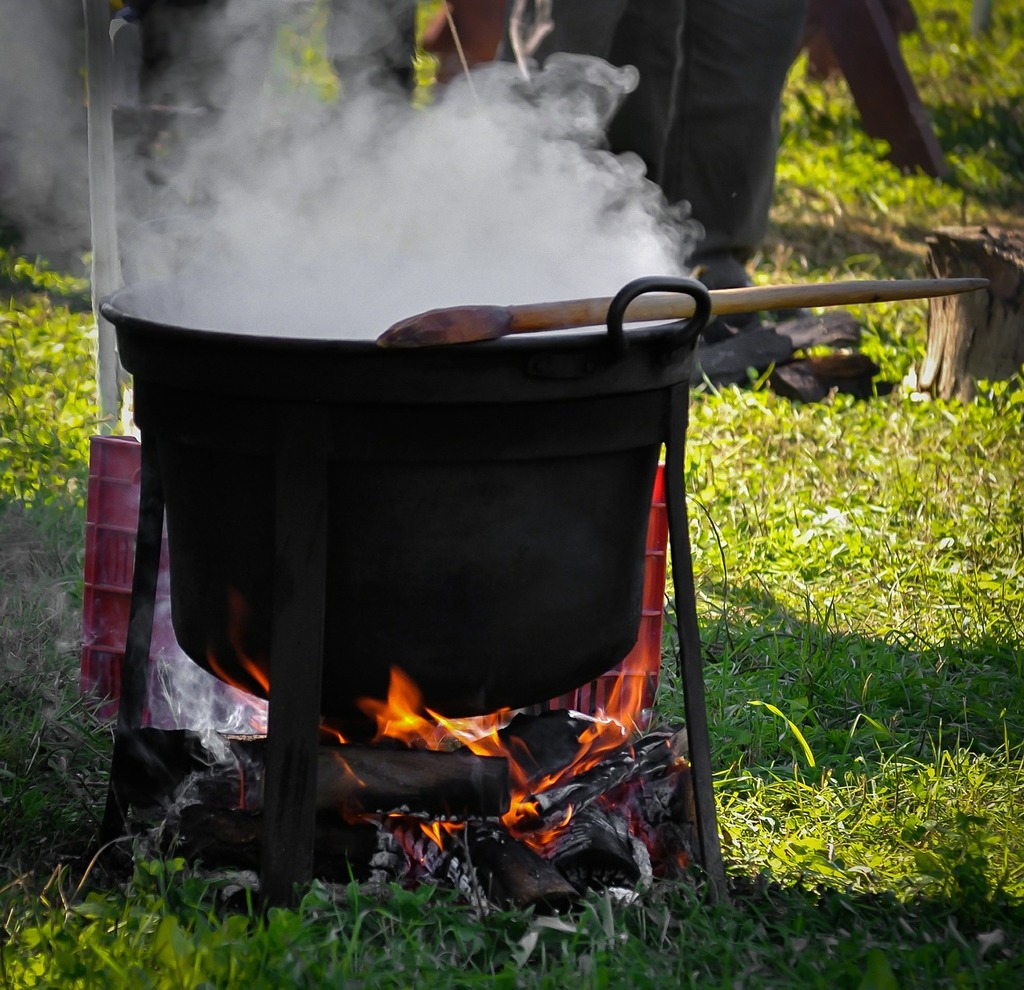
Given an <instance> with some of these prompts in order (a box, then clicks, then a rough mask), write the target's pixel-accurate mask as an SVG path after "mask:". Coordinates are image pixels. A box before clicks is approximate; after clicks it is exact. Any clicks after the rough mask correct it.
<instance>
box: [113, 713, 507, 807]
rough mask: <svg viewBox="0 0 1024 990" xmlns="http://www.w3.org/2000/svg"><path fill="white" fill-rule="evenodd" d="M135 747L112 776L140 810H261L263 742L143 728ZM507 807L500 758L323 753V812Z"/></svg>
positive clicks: (336, 749) (360, 749) (365, 749)
mask: <svg viewBox="0 0 1024 990" xmlns="http://www.w3.org/2000/svg"><path fill="white" fill-rule="evenodd" d="M130 743H131V745H127V746H123V747H122V753H121V756H120V760H119V763H118V764H117V765H115V768H114V773H116V774H118V775H119V777H118V779H119V780H121V779H122V778H123V780H124V781H125V782H126V784H127V787H126V793H128V794H129V796H130V800H131V803H132V804H133V806H135V807H137V808H139V809H150V808H163V809H166V808H168V807H170V806H171V805H173V804H176V803H182V802H189V801H197V802H200V803H203V804H207V805H211V806H214V807H221V808H247V809H249V810H255V809H258V808H260V807H261V805H262V786H263V757H264V753H265V739H264V738H263V737H257V736H230V737H224V736H217V737H214V738H212V739H202V738H200V737H199V736H198V735H197V734H196V733H194V732H190V731H186V730H173V731H163V730H158V729H140V730H137V731H136V732H135V733H133V734H132V736H131V740H130ZM508 804H509V769H508V761H507V760H505V759H504V758H502V757H488V756H476V755H475V754H473V753H471V752H469V751H468V750H464V749H462V750H454V751H452V752H432V751H428V750H408V749H388V748H385V747H379V746H368V745H366V746H364V745H347V746H331V747H321V749H320V752H319V754H318V758H317V795H316V805H317V809H318V810H320V811H325V810H331V809H333V810H337V811H343V812H345V813H348V814H349V815H359V814H364V813H365V814H377V813H380V814H384V813H389V812H395V811H408V810H414V811H415V812H416V813H418V814H420V815H423V816H426V817H434V818H437V817H448V816H457V817H465V816H469V815H475V816H481V817H491V816H499V815H501V814H503V813H504V812H505V811H506V810H507V809H508Z"/></svg>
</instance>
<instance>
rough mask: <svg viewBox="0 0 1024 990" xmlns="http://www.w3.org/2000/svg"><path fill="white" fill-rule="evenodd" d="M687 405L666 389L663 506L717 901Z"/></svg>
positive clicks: (683, 394) (697, 783) (694, 762)
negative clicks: (689, 505) (689, 506)
mask: <svg viewBox="0 0 1024 990" xmlns="http://www.w3.org/2000/svg"><path fill="white" fill-rule="evenodd" d="M689 404H690V389H689V384H688V383H687V384H683V385H676V386H674V387H673V388H672V389H670V391H669V398H668V417H669V423H668V439H667V441H666V444H665V448H666V454H665V502H666V505H667V508H668V530H669V543H670V545H671V548H672V579H673V583H674V586H675V605H676V624H677V627H678V629H679V666H680V673H681V675H682V680H683V705H684V709H685V712H686V734H687V738H688V741H689V746H690V774H691V779H692V781H693V797H694V806H695V808H696V814H697V843H698V848H699V852H700V859H701V866H702V867H703V869H704V872H705V873H706V875H707V878H708V883H709V884H710V888H711V894H712V897H713V898H714V899H716V900H719V901H722V900H725V899H726V896H727V895H726V889H725V866H724V864H723V862H722V847H721V845H720V843H719V838H718V815H717V812H716V810H715V791H714V784H713V781H712V775H711V742H710V739H709V737H708V713H707V702H706V699H705V695H704V672H703V669H702V660H701V648H700V629H699V627H698V625H697V593H696V587H695V585H694V580H693V560H692V558H691V555H690V533H689V523H688V519H687V513H686V487H685V480H684V470H685V465H684V450H685V445H686V428H687V424H688V421H689Z"/></svg>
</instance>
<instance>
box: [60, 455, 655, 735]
mask: <svg viewBox="0 0 1024 990" xmlns="http://www.w3.org/2000/svg"><path fill="white" fill-rule="evenodd" d="M141 450H142V448H141V445H140V444H139V442H138V441H137V440H134V439H133V438H131V437H93V438H92V442H91V445H90V450H89V491H88V500H87V512H86V536H85V590H84V596H83V601H82V665H81V682H80V684H81V691H82V693H83V694H84V695H86V696H88V697H90V698H93V699H95V700H96V701H97V703H98V707H99V711H100V713H101V714H102V715H103V716H105V717H109V716H112V715H114V714H115V713H116V711H117V699H118V696H119V694H120V681H121V663H122V660H123V659H124V650H125V639H126V637H127V632H128V612H129V608H130V605H131V588H132V573H133V571H134V567H135V537H136V527H137V524H138V514H139V478H140V473H141ZM664 485H665V480H664V471H663V468H662V466H661V465H659V467H658V471H657V474H656V476H655V482H654V491H653V493H652V500H651V514H650V521H649V523H648V528H647V552H646V557H645V569H644V592H643V612H642V616H641V619H640V633H639V637H638V639H637V643H636V645H635V646H634V647H633V649H632V650H631V651H630V653H629V655H628V656H626V658H625V659H624V660H622V662H621V663H619V664H617V665H616V666H615V667H613V668H612V669H611V670H610V671H608V673H606V674H603V675H602V676H601V677H598V678H596V679H595V680H593V681H591V682H590V683H589V684H585V685H583V686H582V687H580V688H577V689H576V690H575V691H571V692H569V693H568V694H565V695H562V696H560V697H558V698H553V699H552V700H551V701H549V702H547V703H546V704H544V705H540V706H537V708H539V709H558V708H571V709H573V710H575V711H579V712H583V713H584V714H591V715H593V714H596V713H597V711H598V709H602V708H604V707H605V705H606V704H607V701H608V697H609V693H610V691H611V688H612V685H613V684H614V683H615V682H616V681H617V680H618V679H619V677H626V678H630V679H633V678H639V679H640V680H639V681H638V682H637V681H634V683H633V686H634V687H635V688H636V689H637V690H638V691H639V696H640V698H641V699H642V700H641V705H642V707H643V709H644V710H645V712H647V711H648V710H649V709H650V708H651V706H652V705H653V703H654V694H655V691H656V690H657V686H658V671H659V668H660V666H661V634H662V615H663V604H664V596H665V559H666V550H667V547H668V513H667V511H666V508H665V488H664ZM150 679H151V690H150V697H149V702H148V705H147V709H146V716H145V719H144V721H145V722H146V723H147V724H152V725H156V726H159V727H160V728H190V727H194V726H190V725H184V724H182V715H181V712H182V709H183V708H187V709H188V711H189V713H190V715H191V716H192V718H193V719H194V720H201V719H203V718H206V717H207V716H209V717H210V718H211V719H212V720H213V725H214V726H215V727H218V728H222V729H227V728H230V729H231V730H233V731H240V730H241V729H242V728H243V727H244V726H246V725H253V726H256V725H257V723H258V722H259V719H260V717H261V713H263V712H265V702H263V701H261V700H259V699H257V698H253V697H252V696H251V695H247V694H245V693H244V692H242V691H239V690H238V689H236V688H233V687H231V686H229V685H227V684H224V683H223V682H221V681H219V680H217V679H216V678H214V677H212V676H211V675H209V674H207V673H206V671H204V670H202V669H201V668H200V667H199V666H198V665H196V664H194V663H192V661H191V660H190V659H189V658H188V657H187V656H186V655H185V654H184V652H183V651H182V650H181V648H180V647H179V646H178V643H177V640H176V639H175V636H174V630H173V628H172V626H171V613H170V571H169V565H168V560H167V540H166V535H165V538H164V545H163V549H162V551H161V554H160V574H159V578H158V580H157V594H156V609H155V615H154V620H153V638H152V643H151V647H150ZM154 679H159V680H160V681H161V690H153V689H152V681H153V680H154ZM176 679H188V681H189V687H188V688H181V687H180V686H179V688H178V690H177V691H176V690H175V689H174V685H173V684H172V683H170V682H173V681H174V680H176ZM197 685H201V686H202V687H203V688H204V691H203V693H202V696H203V697H205V698H207V699H208V700H209V705H210V708H209V710H208V711H206V710H204V711H203V712H198V711H197V710H196V697H197V696H199V692H197V691H196V687H197ZM176 694H178V695H180V696H181V697H182V698H183V699H184V704H178V703H176V702H175V700H174V697H175V695H176ZM648 720H649V716H641V724H640V725H638V728H645V727H646V724H647V721H648ZM206 724H207V725H209V724H210V723H209V722H207V723H206Z"/></svg>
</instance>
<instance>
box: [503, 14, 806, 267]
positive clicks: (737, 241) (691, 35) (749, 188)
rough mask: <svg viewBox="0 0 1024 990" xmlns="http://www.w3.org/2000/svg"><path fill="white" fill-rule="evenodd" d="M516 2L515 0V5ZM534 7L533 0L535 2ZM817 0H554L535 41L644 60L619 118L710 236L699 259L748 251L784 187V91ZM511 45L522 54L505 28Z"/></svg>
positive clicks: (670, 195)
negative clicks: (779, 179) (780, 182)
mask: <svg viewBox="0 0 1024 990" xmlns="http://www.w3.org/2000/svg"><path fill="white" fill-rule="evenodd" d="M512 6H513V3H512V2H511V0H510V4H509V10H510V11H511V9H512ZM527 6H528V7H529V6H531V5H529V4H528V5H527ZM807 7H808V0H553V5H552V13H553V20H554V28H553V30H552V31H550V32H549V33H548V34H547V35H546V36H545V37H543V39H542V40H541V41H540V43H539V45H537V46H536V48H535V49H534V50H533V51H532V52H530V53H528V54H530V55H531V56H532V57H533V58H534V59H536V60H537V61H538V62H539V63H541V64H543V62H544V59H545V58H546V57H547V56H548V55H550V54H552V53H553V52H556V51H567V52H576V53H580V54H589V55H596V56H599V57H601V58H604V59H607V60H608V61H609V62H611V63H613V64H615V65H626V64H631V65H635V66H636V67H637V69H638V70H639V72H640V84H639V86H638V88H637V89H636V90H635V91H634V92H633V93H631V94H630V95H629V96H628V97H627V98H626V99H625V101H624V102H623V104H622V107H621V108H620V110H619V111H618V113H617V114H616V116H615V118H614V119H613V120H612V122H611V124H610V126H609V129H608V140H609V145H610V147H611V150H612V151H615V152H625V151H632V152H635V153H636V154H638V155H639V156H640V157H641V158H642V159H643V160H644V162H645V163H646V164H647V170H648V175H649V176H650V178H652V179H653V180H654V181H656V182H657V183H658V184H659V185H660V186H661V188H662V189H663V191H664V193H665V196H666V198H667V199H668V201H669V202H670V203H681V202H684V201H685V202H688V203H689V204H690V209H691V215H692V216H693V218H694V219H696V220H697V221H699V222H700V223H701V225H702V226H703V227H704V231H705V236H704V238H703V240H702V241H701V242H700V244H699V245H698V248H697V252H696V254H695V255H694V258H693V260H694V261H695V262H705V263H710V264H714V263H717V262H719V261H720V260H722V259H729V260H733V261H738V262H739V263H740V264H742V263H743V262H745V261H747V260H748V259H749V258H750V257H751V256H752V255H753V254H754V252H755V251H756V249H757V247H758V246H759V244H760V243H761V241H762V240H763V238H764V236H765V233H766V230H767V224H768V212H769V209H770V206H771V198H772V191H773V188H774V177H775V160H776V153H777V150H778V140H779V97H780V94H781V92H782V87H783V85H784V83H785V79H786V75H787V73H788V71H789V67H790V65H791V64H792V62H793V59H794V57H795V56H796V54H797V51H798V48H799V44H800V38H801V35H802V32H803V26H804V22H805V20H806V17H807ZM501 54H502V57H503V58H506V59H508V58H511V57H512V45H511V39H510V38H509V36H508V32H506V38H505V41H504V42H503V44H502V52H501Z"/></svg>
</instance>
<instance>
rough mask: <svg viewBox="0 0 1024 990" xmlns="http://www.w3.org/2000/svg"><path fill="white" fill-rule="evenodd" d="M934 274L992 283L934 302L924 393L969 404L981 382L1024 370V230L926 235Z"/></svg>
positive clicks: (950, 230)
mask: <svg viewBox="0 0 1024 990" xmlns="http://www.w3.org/2000/svg"><path fill="white" fill-rule="evenodd" d="M926 242H927V244H928V269H929V274H930V275H933V276H936V277H938V278H945V277H948V276H951V275H956V276H967V277H969V276H981V277H982V278H987V279H988V280H989V282H990V285H989V286H988V288H987V289H983V290H979V291H976V292H967V293H964V294H963V295H960V296H946V297H942V298H938V299H932V300H931V301H930V305H929V310H928V343H927V350H926V353H925V358H924V362H923V364H922V366H921V371H920V374H919V375H918V388H919V389H920V390H921V391H922V392H931V393H932V394H933V395H937V396H939V397H941V398H943V399H950V398H958V399H961V400H963V401H969V400H970V399H971V398H972V397H973V395H974V391H975V386H976V383H977V382H978V380H979V379H984V380H987V381H1005V380H1006V379H1009V378H1012V377H1013V376H1014V375H1015V374H1017V373H1018V372H1020V370H1021V366H1022V365H1024V231H1019V230H1005V229H997V228H990V227H940V228H939V229H938V230H936V231H935V232H934V233H933V234H931V235H929V236H928V237H927V238H926Z"/></svg>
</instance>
